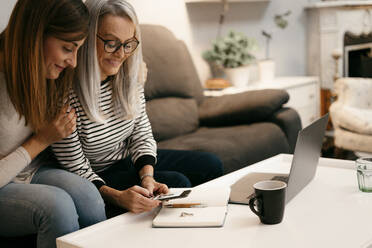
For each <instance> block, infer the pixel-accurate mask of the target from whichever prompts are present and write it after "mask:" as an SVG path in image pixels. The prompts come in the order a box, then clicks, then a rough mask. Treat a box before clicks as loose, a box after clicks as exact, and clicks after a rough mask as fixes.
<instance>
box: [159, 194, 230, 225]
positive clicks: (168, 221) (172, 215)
mask: <svg viewBox="0 0 372 248" xmlns="http://www.w3.org/2000/svg"><path fill="white" fill-rule="evenodd" d="M190 189H191V192H190V194H189V195H188V196H187V197H186V198H182V199H175V200H169V201H167V202H164V203H163V206H162V208H161V209H160V211H159V213H158V214H157V216H156V217H155V218H154V220H153V222H152V226H153V227H221V226H223V224H224V222H225V217H226V214H227V203H228V200H229V196H230V187H207V188H190ZM179 190H180V189H171V192H177V191H179ZM182 190H185V189H182ZM176 204H190V205H191V204H200V205H195V206H194V207H181V208H172V207H170V206H180V205H176Z"/></svg>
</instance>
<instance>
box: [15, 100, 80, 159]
mask: <svg viewBox="0 0 372 248" xmlns="http://www.w3.org/2000/svg"><path fill="white" fill-rule="evenodd" d="M68 108H69V106H68V105H66V106H65V107H64V108H63V109H62V110H61V112H60V113H59V115H58V116H57V117H56V119H55V120H53V121H52V122H50V123H49V124H48V125H46V126H45V127H43V128H42V129H41V130H39V131H38V132H37V133H36V134H34V135H33V136H31V137H30V138H29V139H27V140H26V141H25V142H24V143H23V144H22V146H23V147H24V148H25V149H26V151H27V152H28V154H29V155H30V157H31V159H34V158H35V157H36V156H37V155H38V154H39V153H40V152H42V151H43V150H44V149H45V148H47V147H48V146H49V145H51V144H53V143H55V142H57V141H59V140H61V139H63V138H65V137H67V136H68V135H70V134H71V133H72V132H73V131H74V130H75V129H76V114H75V109H72V110H71V111H70V113H67V110H68Z"/></svg>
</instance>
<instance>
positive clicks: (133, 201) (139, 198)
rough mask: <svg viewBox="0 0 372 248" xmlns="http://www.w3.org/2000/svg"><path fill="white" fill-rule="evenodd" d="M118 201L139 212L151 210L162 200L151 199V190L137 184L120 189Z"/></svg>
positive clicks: (122, 205) (119, 203) (131, 210)
mask: <svg viewBox="0 0 372 248" xmlns="http://www.w3.org/2000/svg"><path fill="white" fill-rule="evenodd" d="M116 203H117V205H118V206H120V207H123V208H125V209H128V210H129V211H130V212H133V213H135V214H138V213H142V212H147V211H150V210H151V209H153V208H155V207H157V206H159V205H160V203H161V202H160V201H158V200H152V199H150V193H149V191H148V190H147V189H145V188H142V187H140V186H137V185H136V186H133V187H131V188H129V189H127V190H123V191H119V193H118V195H117V197H116Z"/></svg>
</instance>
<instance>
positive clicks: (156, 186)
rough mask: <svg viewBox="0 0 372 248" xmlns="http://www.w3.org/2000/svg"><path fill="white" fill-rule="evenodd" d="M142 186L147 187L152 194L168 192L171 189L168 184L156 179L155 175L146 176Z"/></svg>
mask: <svg viewBox="0 0 372 248" xmlns="http://www.w3.org/2000/svg"><path fill="white" fill-rule="evenodd" d="M141 186H142V187H144V188H145V189H147V190H148V191H149V193H150V195H151V196H153V195H154V192H156V194H167V193H168V191H169V190H168V186H167V185H165V184H163V183H159V182H157V181H155V179H154V178H153V177H144V178H143V180H142V182H141Z"/></svg>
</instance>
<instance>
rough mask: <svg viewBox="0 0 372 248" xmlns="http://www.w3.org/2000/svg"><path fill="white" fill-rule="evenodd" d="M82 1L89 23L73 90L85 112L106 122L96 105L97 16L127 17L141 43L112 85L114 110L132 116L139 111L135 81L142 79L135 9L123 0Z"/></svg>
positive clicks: (125, 115) (98, 84)
mask: <svg viewBox="0 0 372 248" xmlns="http://www.w3.org/2000/svg"><path fill="white" fill-rule="evenodd" d="M85 4H86V6H87V7H88V9H89V12H90V27H89V33H88V37H87V40H86V41H85V43H84V45H83V46H82V47H81V48H80V51H79V58H78V65H77V77H76V78H75V79H76V80H77V82H76V83H75V85H74V87H75V92H76V94H77V96H78V97H79V100H80V102H81V104H82V107H83V108H84V110H85V112H86V114H87V116H88V117H89V118H90V119H91V120H93V121H97V122H101V123H102V122H105V119H106V118H105V116H103V114H102V112H101V110H100V108H99V92H100V81H101V78H100V70H99V64H98V59H97V50H96V40H97V39H96V35H97V30H98V24H99V19H100V18H101V17H103V16H104V15H106V14H112V15H115V16H122V17H124V18H129V19H130V20H131V21H132V22H133V24H134V26H135V36H136V38H137V39H138V41H140V44H139V46H138V47H137V49H136V50H135V52H134V53H133V54H132V55H131V56H129V57H128V58H127V59H126V60H125V61H124V63H123V65H122V66H121V68H120V70H119V72H118V74H117V75H115V76H114V77H113V80H112V89H113V103H114V106H115V111H117V112H116V113H119V114H121V115H122V116H123V119H133V118H135V117H136V116H137V115H138V114H139V112H140V110H139V107H140V104H139V91H138V86H139V85H138V84H143V83H144V82H143V76H142V73H143V72H142V70H143V68H142V61H143V58H142V48H141V33H140V28H139V25H138V19H137V16H136V13H135V10H134V8H133V7H132V6H131V5H130V4H129V3H128V2H126V1H124V0H86V1H85Z"/></svg>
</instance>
